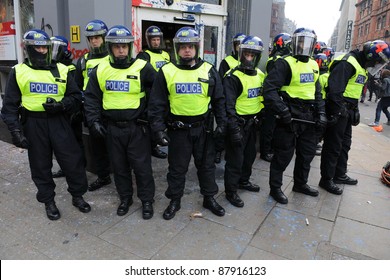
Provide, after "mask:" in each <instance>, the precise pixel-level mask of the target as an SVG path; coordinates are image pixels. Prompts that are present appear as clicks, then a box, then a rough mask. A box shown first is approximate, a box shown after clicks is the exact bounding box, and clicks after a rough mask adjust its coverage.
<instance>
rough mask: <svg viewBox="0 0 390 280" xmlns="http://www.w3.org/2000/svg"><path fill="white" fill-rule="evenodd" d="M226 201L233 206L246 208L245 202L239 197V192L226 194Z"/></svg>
mask: <svg viewBox="0 0 390 280" xmlns="http://www.w3.org/2000/svg"><path fill="white" fill-rule="evenodd" d="M226 199H227V200H228V201H229V202H230V204H231V205H233V206H236V207H244V201H242V199H241V198H240V197H239V196H238V194H237V192H226Z"/></svg>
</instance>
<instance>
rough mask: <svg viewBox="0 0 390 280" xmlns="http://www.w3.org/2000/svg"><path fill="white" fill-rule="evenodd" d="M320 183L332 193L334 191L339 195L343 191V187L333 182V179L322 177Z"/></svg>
mask: <svg viewBox="0 0 390 280" xmlns="http://www.w3.org/2000/svg"><path fill="white" fill-rule="evenodd" d="M318 185H319V186H320V187H321V188H323V189H324V190H326V191H328V192H330V193H333V194H337V195H340V194H342V193H343V189H342V188H340V187H338V186H336V184H335V183H334V182H333V180H332V179H331V180H324V179H322V178H321V180H320V182H319V183H318Z"/></svg>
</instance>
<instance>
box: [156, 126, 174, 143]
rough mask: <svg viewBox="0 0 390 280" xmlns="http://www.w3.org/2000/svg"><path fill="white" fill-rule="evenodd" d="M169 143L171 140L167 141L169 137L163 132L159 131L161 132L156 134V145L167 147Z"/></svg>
mask: <svg viewBox="0 0 390 280" xmlns="http://www.w3.org/2000/svg"><path fill="white" fill-rule="evenodd" d="M169 141H171V139H169V137H168V135H167V133H166V132H165V131H163V130H161V131H157V132H156V142H157V144H159V145H161V146H168V144H169Z"/></svg>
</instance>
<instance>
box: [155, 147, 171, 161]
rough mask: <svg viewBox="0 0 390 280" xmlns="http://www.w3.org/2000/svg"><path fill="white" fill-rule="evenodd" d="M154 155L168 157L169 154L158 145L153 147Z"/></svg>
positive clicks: (162, 157)
mask: <svg viewBox="0 0 390 280" xmlns="http://www.w3.org/2000/svg"><path fill="white" fill-rule="evenodd" d="M152 156H154V157H156V158H161V159H164V158H167V156H168V155H167V153H165V152H163V151H161V150H160V148H159V146H156V147H154V148H153V149H152Z"/></svg>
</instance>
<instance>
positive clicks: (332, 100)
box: [319, 40, 390, 195]
mask: <svg viewBox="0 0 390 280" xmlns="http://www.w3.org/2000/svg"><path fill="white" fill-rule="evenodd" d="M389 58H390V49H389V46H388V44H387V43H385V42H384V41H381V40H377V41H373V42H367V43H365V44H364V46H363V50H361V51H359V50H358V49H356V50H352V51H350V52H349V53H347V54H345V55H341V56H339V57H337V58H335V59H334V60H333V62H332V64H331V65H330V74H329V78H328V93H327V98H326V109H327V114H328V118H329V126H328V127H327V129H326V131H325V133H324V144H323V146H322V154H321V179H320V182H319V186H320V187H321V188H323V189H325V190H327V191H328V192H330V193H333V194H336V195H340V194H342V193H343V189H342V188H341V187H339V186H337V185H336V184H347V185H356V184H357V183H358V180H357V179H354V178H351V177H349V176H348V175H347V174H346V173H347V162H348V152H349V150H350V149H351V144H352V126H354V125H358V124H359V121H360V117H359V107H358V101H359V98H360V94H361V92H362V89H363V86H364V84H365V83H366V81H367V73H366V70H365V68H367V67H370V66H374V65H375V63H378V62H388V61H389Z"/></svg>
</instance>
